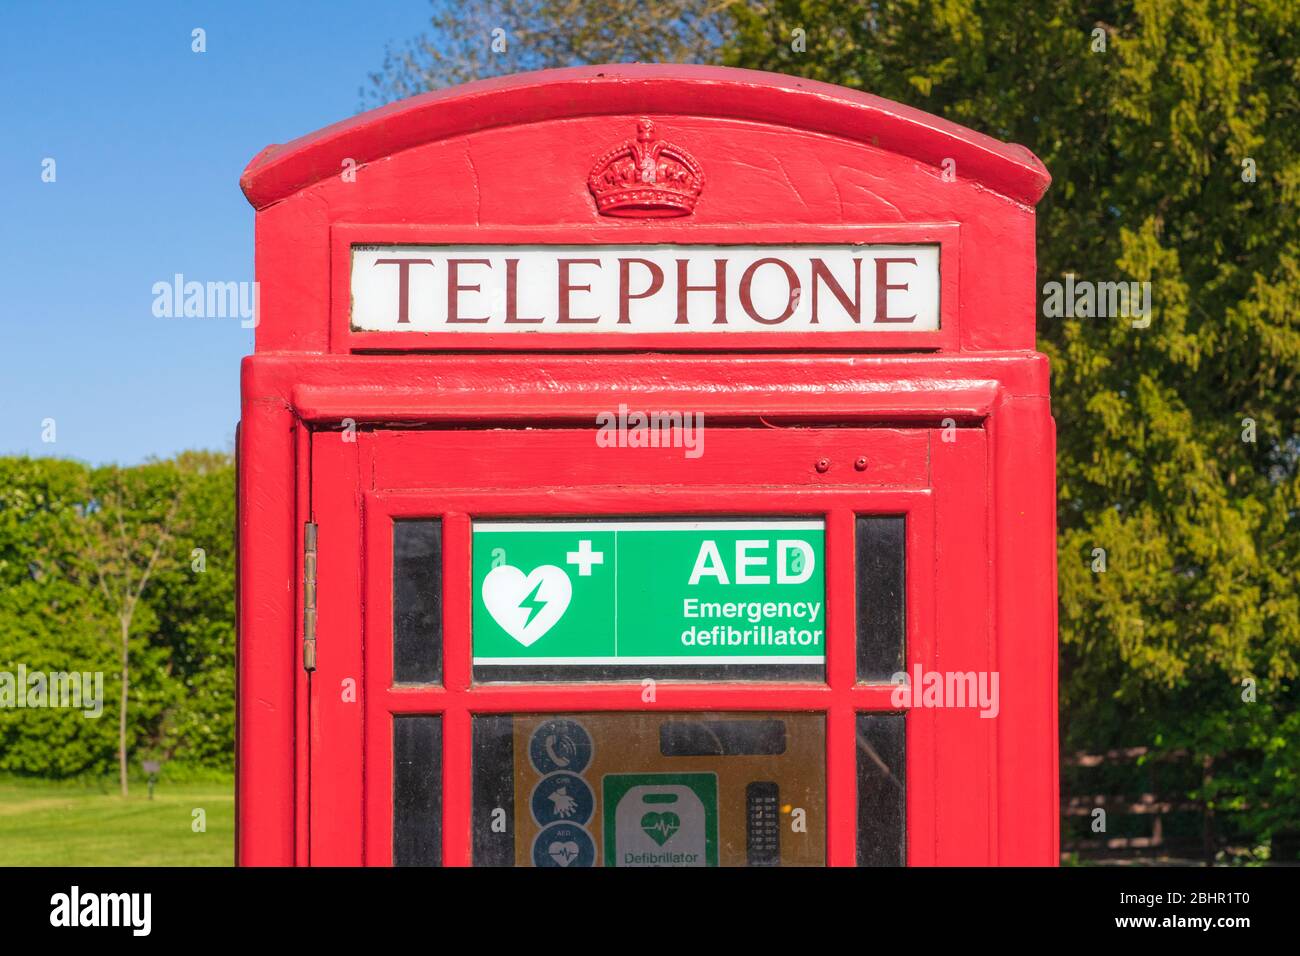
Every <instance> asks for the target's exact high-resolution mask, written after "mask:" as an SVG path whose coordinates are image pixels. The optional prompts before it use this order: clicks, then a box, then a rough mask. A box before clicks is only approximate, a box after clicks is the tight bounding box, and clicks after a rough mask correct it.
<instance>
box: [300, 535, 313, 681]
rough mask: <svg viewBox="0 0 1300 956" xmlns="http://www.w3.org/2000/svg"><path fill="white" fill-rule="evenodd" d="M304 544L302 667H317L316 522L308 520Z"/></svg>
mask: <svg viewBox="0 0 1300 956" xmlns="http://www.w3.org/2000/svg"><path fill="white" fill-rule="evenodd" d="M303 532H304V533H303V545H302V667H303V670H305V671H314V670H315V669H316V523H315V522H314V521H308V522H307V524H306V527H305V528H304V529H303Z"/></svg>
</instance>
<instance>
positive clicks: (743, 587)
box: [238, 66, 1058, 867]
mask: <svg viewBox="0 0 1300 956" xmlns="http://www.w3.org/2000/svg"><path fill="white" fill-rule="evenodd" d="M1048 182H1049V179H1048V176H1047V173H1046V171H1045V170H1044V168H1043V166H1042V165H1041V164H1040V163H1039V162H1038V160H1037V159H1036V158H1035V157H1034V156H1033V155H1032V154H1031V153H1030V152H1029V151H1028V150H1026V149H1024V148H1022V147H1019V146H1012V145H1006V144H1003V143H1000V142H997V141H995V140H992V139H990V138H988V137H986V136H982V135H980V134H977V133H974V132H971V131H970V130H967V129H964V128H962V127H959V126H956V125H953V124H951V123H948V122H946V121H944V120H941V119H938V118H936V117H934V116H930V115H927V114H924V113H920V112H917V111H915V110H912V109H909V108H907V107H904V106H900V105H898V104H895V103H891V102H888V101H885V100H881V99H878V98H876V97H873V96H870V95H866V94H862V93H857V92H853V91H850V90H847V89H842V88H839V87H834V86H829V85H826V84H820V83H814V82H809V81H806V80H799V79H794V78H790V77H784V76H778V75H774V74H764V73H753V72H747V71H737V70H728V69H720V68H703V67H685V66H609V67H593V68H580V69H570V70H557V71H547V72H541V73H534V74H527V75H523V76H515V77H508V78H504V79H497V80H490V81H486V82H480V83H472V84H469V85H467V86H463V87H459V88H456V89H451V90H446V91H440V92H436V93H430V94H427V95H424V96H419V97H415V98H413V99H410V100H406V101H404V102H402V103H398V104H394V105H392V106H388V107H384V108H382V109H378V110H374V111H372V112H369V113H365V114H363V115H361V116H358V117H355V118H353V119H350V120H347V121H345V122H342V123H340V124H337V125H335V126H331V127H328V128H326V129H324V130H321V131H319V132H317V133H313V134H311V135H309V136H306V137H303V138H302V139H300V140H297V141H295V142H293V143H291V144H289V145H287V146H273V147H270V148H268V149H267V150H265V151H264V152H262V153H261V154H260V155H259V156H258V157H256V158H255V159H254V160H253V162H252V163H251V164H250V165H249V167H248V169H247V171H246V172H245V174H244V177H243V180H242V185H243V189H244V192H245V194H246V195H247V196H248V199H249V201H250V202H251V203H252V204H253V205H254V206H255V207H256V209H257V275H258V279H259V282H260V285H261V297H260V315H259V324H258V328H257V342H256V354H254V355H253V356H251V357H249V358H247V359H246V360H245V362H244V366H243V418H242V423H241V429H240V435H239V461H240V479H239V495H240V523H239V526H240V641H239V732H240V733H239V745H238V768H239V783H238V821H239V823H238V856H239V860H240V862H241V863H243V864H281V865H287V864H330V865H338V864H342V865H360V864H364V865H386V864H411V865H419V864H424V865H437V864H444V865H470V864H477V865H516V864H517V865H539V866H561V867H565V866H587V865H604V866H661V865H683V866H709V865H777V864H785V865H812V864H823V863H825V864H830V865H839V866H848V865H854V864H855V863H856V864H859V865H900V864H910V865H927V864H1052V863H1054V862H1055V861H1056V860H1057V856H1058V846H1057V842H1058V841H1057V757H1056V740H1057V734H1056V616H1055V608H1056V573H1055V543H1054V521H1055V518H1054V512H1055V509H1054V487H1055V486H1054V433H1053V423H1052V419H1051V417H1050V411H1049V404H1048V368H1047V361H1046V359H1045V358H1044V356H1042V355H1040V354H1038V353H1037V352H1035V351H1034V315H1035V292H1034V285H1035V274H1034V204H1035V202H1036V201H1037V200H1038V199H1039V197H1040V196H1041V195H1042V193H1043V191H1044V190H1045V189H1046V187H1047V185H1048Z"/></svg>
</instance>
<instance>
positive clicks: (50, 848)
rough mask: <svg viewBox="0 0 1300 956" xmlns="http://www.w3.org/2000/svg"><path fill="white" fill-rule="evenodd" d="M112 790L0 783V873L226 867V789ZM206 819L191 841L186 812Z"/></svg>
mask: <svg viewBox="0 0 1300 956" xmlns="http://www.w3.org/2000/svg"><path fill="white" fill-rule="evenodd" d="M116 787H117V784H116V781H114V782H113V783H112V784H111V785H109V784H105V785H104V789H101V788H100V787H96V786H93V785H92V786H86V785H84V784H69V783H53V782H48V781H39V780H33V781H28V780H15V779H13V778H6V777H0V866H232V865H233V864H234V861H235V849H234V847H235V788H234V783H233V781H232V782H228V783H220V782H218V783H184V784H180V783H177V784H168V783H159V784H158V785H157V788H156V789H155V790H154V798H153V799H152V800H150V799H149V795H148V788H147V787H146V785H145V783H144V782H143V781H141V782H139V783H136V782H134V781H132V783H131V796H129V797H128V798H127V799H125V800H123V799H122V797H121V796H120V795H119V794H118V792H117V789H116ZM200 808H201V809H202V810H204V811H205V813H206V821H205V822H206V826H207V829H206V831H205V832H202V833H195V832H194V830H193V829H192V825H193V822H194V819H195V818H194V817H193V815H192V814H193V811H194V810H196V809H200Z"/></svg>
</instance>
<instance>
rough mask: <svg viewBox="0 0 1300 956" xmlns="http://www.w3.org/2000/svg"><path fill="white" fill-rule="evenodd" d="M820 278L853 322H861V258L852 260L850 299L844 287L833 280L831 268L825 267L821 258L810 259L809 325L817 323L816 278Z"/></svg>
mask: <svg viewBox="0 0 1300 956" xmlns="http://www.w3.org/2000/svg"><path fill="white" fill-rule="evenodd" d="M818 279H820V280H822V281H823V282H825V283H826V288H828V289H830V290H831V294H832V295H833V296H835V298H837V299H839V300H840V305H842V306H844V311H845V312H847V313H848V314H849V316H850V318H852V319H853V321H854V323H855V324H858V325H861V324H862V260H861V259H854V260H853V298H852V299H851V300H850V299H849V297H848V294H847V293H846V292H845V291H844V287H843V286H841V285H840V284H839V283H838V282H836V281H835V276H833V275H831V270H830V269H828V268H827V266H826V262H825V260H823V259H814V260H813V261H812V321H811V322H810V323H809V324H810V325H816V324H817V315H818V312H817V280H818Z"/></svg>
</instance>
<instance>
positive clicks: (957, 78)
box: [378, 0, 1300, 840]
mask: <svg viewBox="0 0 1300 956" xmlns="http://www.w3.org/2000/svg"><path fill="white" fill-rule="evenodd" d="M561 6H566V5H561V4H556V3H553V2H548V0H532V2H522V3H521V2H515V3H512V4H510V5H509V9H510V10H512V11H513V14H514V15H516V16H518V17H520V18H521V20H523V21H524V22H539V21H540V22H542V23H544V24H548V25H549V27H550V29H551V32H552V33H558V32H562V31H563V30H564V28H565V22H564V21H562V20H561V19H559V17H558V16H557V10H559V9H560V8H561ZM582 7H583V9H584V17H583V18H582V22H583V23H603V24H606V25H607V26H606V29H607V31H608V32H607V33H606V34H604V38H605V42H604V43H603V44H590V43H589V42H588V41H587V40H585V39H583V40H577V41H575V42H572V43H570V39H571V38H570V39H565V38H561V39H559V40H557V41H555V42H552V43H542V42H537V43H533V44H531V45H529V43H528V40H527V38H528V37H529V36H532V35H534V34H540V33H544V32H545V30H540V29H539V30H534V32H533V34H530V33H527V32H522V33H521V34H520V36H521V37H522V38H523V39H522V41H521V43H520V45H521V46H529V49H527V50H523V51H516V53H517V55H518V56H519V57H521V58H526V62H527V66H528V67H530V68H532V67H536V66H566V65H573V64H575V63H587V62H598V61H600V60H621V59H630V58H637V59H652V60H653V59H660V60H679V59H680V60H687V59H696V60H700V61H706V62H725V63H727V64H730V65H734V66H741V67H748V68H753V69H763V70H773V71H777V72H782V73H788V74H795V75H799V76H804V77H808V78H812V79H818V80H823V81H826V82H830V83H837V84H841V85H843V86H847V87H850V88H854V89H862V90H866V91H869V92H873V93H876V94H879V95H881V96H885V97H888V98H890V99H894V100H898V101H900V102H904V103H907V104H909V105H912V106H915V107H918V108H920V109H923V110H926V111H929V112H932V113H936V114H938V115H940V116H944V117H946V118H948V119H951V120H953V121H955V122H958V123H962V124H964V125H966V126H969V127H972V128H974V129H977V130H980V131H982V132H985V133H988V134H989V135H992V136H995V137H997V138H999V139H1003V140H1009V141H1013V142H1019V143H1023V144H1025V145H1026V146H1028V147H1030V148H1031V149H1033V150H1034V151H1035V152H1036V153H1037V154H1038V156H1039V157H1040V158H1042V160H1043V161H1044V163H1045V164H1046V165H1047V168H1048V169H1049V170H1050V171H1051V173H1052V176H1053V179H1054V185H1053V187H1052V189H1051V190H1050V191H1049V192H1048V194H1047V196H1046V197H1045V198H1044V200H1043V201H1042V202H1041V203H1040V205H1039V207H1038V213H1039V220H1038V223H1039V241H1038V260H1039V272H1040V277H1041V279H1042V281H1044V282H1046V281H1051V280H1061V279H1063V278H1064V277H1065V276H1066V275H1067V274H1073V275H1075V276H1077V277H1078V278H1079V279H1081V280H1089V281H1093V282H1108V281H1130V280H1131V281H1137V282H1150V283H1151V289H1152V305H1153V309H1152V314H1151V317H1150V318H1151V321H1150V324H1149V325H1147V326H1146V327H1144V328H1143V327H1134V325H1133V323H1132V322H1131V321H1130V320H1128V319H1096V318H1047V317H1042V316H1040V318H1039V347H1040V348H1041V349H1042V350H1043V351H1044V352H1046V353H1047V354H1048V355H1049V356H1050V357H1051V360H1052V367H1053V395H1054V399H1053V402H1054V409H1055V412H1054V413H1055V416H1056V419H1057V427H1058V463H1057V472H1058V498H1059V506H1058V526H1059V564H1060V589H1061V613H1060V629H1061V641H1062V660H1061V665H1062V682H1061V706H1062V730H1063V745H1064V746H1065V747H1066V748H1068V749H1089V750H1095V749H1105V748H1107V747H1111V746H1131V745H1135V744H1144V745H1147V746H1149V747H1151V748H1153V749H1154V750H1155V751H1157V752H1165V753H1170V752H1175V751H1183V750H1185V751H1188V752H1190V753H1191V754H1192V756H1193V758H1194V765H1195V766H1196V767H1198V768H1199V772H1200V777H1199V780H1198V782H1197V783H1195V784H1194V785H1192V786H1191V788H1190V791H1189V792H1190V794H1191V795H1192V796H1193V797H1197V798H1200V799H1204V800H1205V801H1207V803H1208V805H1209V806H1211V807H1213V808H1216V809H1218V810H1232V811H1234V812H1235V813H1236V815H1237V816H1238V817H1239V819H1240V820H1241V821H1242V825H1243V826H1244V827H1245V828H1246V829H1247V830H1249V832H1250V833H1251V834H1253V835H1254V836H1255V837H1257V838H1258V839H1260V840H1267V839H1269V838H1270V837H1271V836H1272V835H1274V834H1278V833H1281V832H1283V831H1285V830H1286V829H1288V827H1291V828H1293V827H1294V826H1295V820H1296V819H1297V817H1298V816H1300V748H1297V747H1295V746H1294V745H1293V744H1292V743H1291V742H1292V741H1294V740H1295V739H1296V735H1297V731H1300V681H1297V676H1298V674H1297V671H1298V668H1297V658H1298V657H1300V579H1298V572H1297V568H1300V523H1298V521H1297V514H1298V513H1300V478H1298V474H1297V472H1298V468H1297V465H1298V461H1300V429H1298V427H1297V406H1298V405H1300V401H1298V400H1297V399H1298V389H1297V385H1298V384H1300V383H1298V379H1297V376H1298V372H1300V361H1298V360H1300V319H1298V318H1297V303H1300V242H1298V239H1300V216H1297V197H1298V196H1300V122H1298V119H1300V30H1298V29H1297V27H1298V26H1300V5H1297V4H1296V3H1295V2H1294V0H1258V2H1253V3H1250V4H1235V3H1223V2H1214V0H1134V2H1100V3H1093V4H1080V3H1077V2H1067V0H1039V2H1035V3H1032V4H1025V3H1022V2H1017V0H872V2H864V0H751V2H748V3H722V4H711V3H707V2H697V3H687V4H682V5H672V7H671V8H670V9H667V10H665V11H664V12H663V14H662V20H663V23H662V24H661V27H660V30H659V32H658V33H654V32H652V33H641V32H638V31H637V28H636V27H635V26H634V25H632V24H631V23H630V22H623V21H619V20H618V19H617V14H618V11H619V10H620V9H621V5H620V4H615V3H608V2H593V3H587V4H582ZM470 9H471V10H472V11H475V12H476V14H481V13H483V12H484V11H494V10H499V9H501V8H499V7H495V6H491V5H487V4H482V3H480V4H470ZM494 16H495V15H490V16H488V19H489V20H492V19H494ZM699 22H707V23H709V24H710V25H711V29H712V30H714V31H716V33H717V34H718V35H719V36H721V37H722V38H723V43H722V44H721V45H719V46H717V47H716V48H710V47H709V46H708V44H707V42H704V43H700V44H695V45H692V46H691V48H690V50H689V52H687V53H683V52H682V51H681V50H680V49H679V48H677V47H675V46H674V45H673V44H672V43H671V42H670V41H669V40H668V39H666V37H668V36H671V35H673V31H674V30H680V29H682V28H686V27H689V25H691V24H694V23H699ZM476 23H478V21H476V20H473V19H472V18H470V19H468V20H463V19H459V18H458V15H457V14H456V13H455V12H450V13H449V12H447V10H446V9H445V8H444V9H443V12H442V13H441V14H440V15H436V16H435V18H434V22H433V26H434V35H433V39H432V40H425V41H424V43H425V45H426V46H430V47H433V48H435V49H438V50H444V49H451V47H452V45H454V43H455V42H460V41H458V40H456V38H457V37H464V36H470V37H473V38H477V37H478V36H479V35H480V34H481V33H482V30H481V29H480V28H479V27H478V26H474V27H472V28H469V27H467V26H466V24H476ZM624 33H629V34H630V33H636V34H637V37H636V39H637V41H638V42H640V43H641V45H640V46H638V47H636V48H635V50H636V52H635V56H634V57H632V56H624V55H621V53H622V52H623V51H624V50H625V49H628V50H630V49H632V48H631V47H626V48H625V47H622V46H620V44H621V43H623V42H625V40H626V38H625V37H624V36H623V34H624ZM575 36H576V34H575ZM656 44H657V45H658V53H657V54H656V53H655V48H656ZM472 46H473V49H474V50H475V51H478V53H479V57H478V59H477V60H476V59H474V58H473V57H468V58H466V57H462V58H460V59H459V60H457V61H456V63H457V65H456V66H455V67H454V68H453V67H452V66H451V65H450V62H449V61H448V60H446V59H443V58H439V57H437V56H432V57H430V58H428V59H427V60H425V61H424V62H423V63H422V64H421V66H420V68H419V69H414V68H413V65H414V64H413V62H412V61H406V62H403V61H394V60H390V62H389V63H388V64H386V70H385V72H384V74H381V77H380V79H379V81H378V87H379V88H380V89H381V90H383V91H384V92H385V94H386V95H387V96H389V97H393V96H398V95H405V94H407V93H411V92H419V91H421V90H423V89H426V88H434V87H438V86H443V85H447V84H449V83H451V82H458V81H460V80H463V79H469V78H473V77H475V76H479V75H489V74H491V73H496V72H501V71H503V70H504V69H508V68H511V67H508V66H507V65H506V63H505V61H493V60H491V59H490V58H488V57H487V55H486V53H484V52H483V49H484V47H483V45H482V44H480V43H479V41H478V40H477V39H475V40H473V43H472ZM519 62H521V63H522V62H524V59H521V60H520V61H519ZM385 77H386V79H385ZM398 78H400V80H399V79H398ZM685 108H689V106H686V107H685ZM958 174H959V175H960V171H958ZM1098 548H1100V549H1103V550H1104V551H1105V553H1106V570H1105V571H1104V572H1103V571H1095V570H1093V566H1094V553H1095V551H1096V549H1098ZM1252 682H1253V683H1252ZM1252 694H1253V699H1252Z"/></svg>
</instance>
